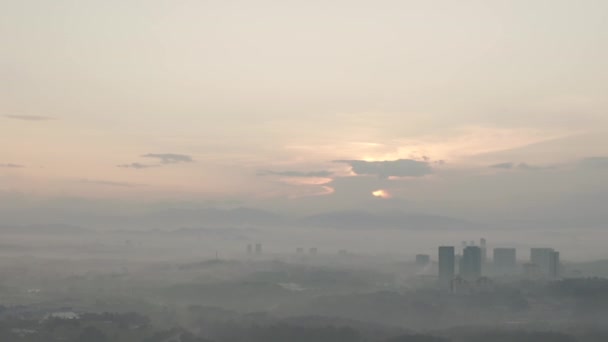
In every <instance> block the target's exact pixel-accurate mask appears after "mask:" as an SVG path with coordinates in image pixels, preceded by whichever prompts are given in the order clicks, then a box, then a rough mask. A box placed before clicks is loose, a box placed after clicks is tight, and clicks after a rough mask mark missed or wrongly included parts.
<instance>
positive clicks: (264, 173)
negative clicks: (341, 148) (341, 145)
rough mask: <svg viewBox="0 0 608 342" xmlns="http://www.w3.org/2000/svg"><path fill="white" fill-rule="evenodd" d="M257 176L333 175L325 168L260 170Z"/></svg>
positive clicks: (313, 176) (321, 176)
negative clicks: (306, 170) (303, 170)
mask: <svg viewBox="0 0 608 342" xmlns="http://www.w3.org/2000/svg"><path fill="white" fill-rule="evenodd" d="M257 175H258V176H283V177H303V178H327V177H330V176H332V175H333V172H331V171H327V170H321V171H308V172H302V171H271V170H260V171H258V173H257Z"/></svg>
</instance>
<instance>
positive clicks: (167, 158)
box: [116, 153, 194, 169]
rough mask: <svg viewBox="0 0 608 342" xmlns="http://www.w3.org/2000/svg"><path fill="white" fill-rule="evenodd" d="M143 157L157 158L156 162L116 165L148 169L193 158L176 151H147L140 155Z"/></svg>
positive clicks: (188, 161)
mask: <svg viewBox="0 0 608 342" xmlns="http://www.w3.org/2000/svg"><path fill="white" fill-rule="evenodd" d="M142 157H143V158H151V159H156V160H158V164H147V163H139V162H133V163H127V164H119V165H116V166H117V167H122V168H127V169H148V168H151V167H160V166H163V165H167V164H178V163H192V162H194V159H192V157H191V156H189V155H185V154H177V153H148V154H144V155H142Z"/></svg>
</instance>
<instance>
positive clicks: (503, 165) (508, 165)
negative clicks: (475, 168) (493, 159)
mask: <svg viewBox="0 0 608 342" xmlns="http://www.w3.org/2000/svg"><path fill="white" fill-rule="evenodd" d="M490 167H491V168H493V169H506V170H510V169H512V168H513V167H515V163H510V162H509V163H499V164H494V165H490Z"/></svg>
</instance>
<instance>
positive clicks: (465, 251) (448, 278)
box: [416, 239, 560, 289]
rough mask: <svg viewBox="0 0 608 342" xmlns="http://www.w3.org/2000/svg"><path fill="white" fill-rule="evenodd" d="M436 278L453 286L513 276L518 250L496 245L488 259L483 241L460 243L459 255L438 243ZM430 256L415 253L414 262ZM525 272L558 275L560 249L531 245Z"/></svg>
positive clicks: (443, 284)
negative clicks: (483, 279) (457, 282)
mask: <svg viewBox="0 0 608 342" xmlns="http://www.w3.org/2000/svg"><path fill="white" fill-rule="evenodd" d="M438 256H439V259H438V278H439V284H440V286H441V287H442V288H445V289H448V288H452V285H453V282H454V281H455V280H458V281H459V282H463V281H464V282H471V283H472V282H478V281H479V280H480V279H481V278H483V276H486V275H495V276H505V275H515V274H517V273H518V263H517V251H516V249H515V248H495V249H494V251H493V260H492V262H491V263H490V262H488V260H487V248H486V240H485V239H481V241H480V244H479V246H476V245H475V244H474V243H473V242H471V243H470V244H467V243H466V242H465V243H463V248H462V254H457V253H456V248H455V247H454V246H440V247H439V249H438ZM429 262H430V257H429V256H428V255H424V254H420V255H417V256H416V264H417V265H419V266H422V265H423V264H428V263H429ZM523 270H524V275H525V276H527V277H535V278H548V279H554V278H557V277H558V276H559V270H560V259H559V252H557V251H555V250H554V249H552V248H532V249H531V250H530V261H529V262H528V263H525V264H524V265H523Z"/></svg>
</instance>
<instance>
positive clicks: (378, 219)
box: [299, 211, 478, 230]
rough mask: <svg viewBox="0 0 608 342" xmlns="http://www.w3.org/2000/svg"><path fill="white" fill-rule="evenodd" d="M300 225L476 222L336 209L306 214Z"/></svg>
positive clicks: (411, 226)
mask: <svg viewBox="0 0 608 342" xmlns="http://www.w3.org/2000/svg"><path fill="white" fill-rule="evenodd" d="M299 223H300V224H302V225H308V226H318V227H327V228H340V229H370V228H371V229H373V228H385V229H408V230H416V229H467V228H474V227H477V226H478V224H477V223H473V222H469V221H466V220H461V219H456V218H451V217H446V216H439V215H425V214H406V213H399V212H391V213H385V214H374V213H369V212H365V211H337V212H327V213H322V214H318V215H313V216H308V217H306V218H304V219H301V220H299Z"/></svg>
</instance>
